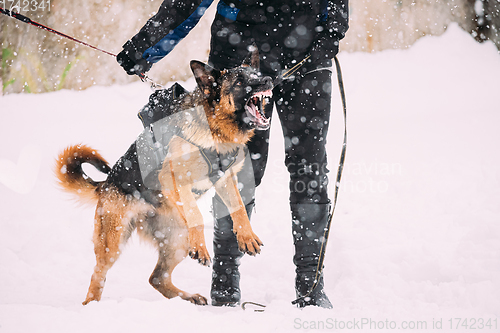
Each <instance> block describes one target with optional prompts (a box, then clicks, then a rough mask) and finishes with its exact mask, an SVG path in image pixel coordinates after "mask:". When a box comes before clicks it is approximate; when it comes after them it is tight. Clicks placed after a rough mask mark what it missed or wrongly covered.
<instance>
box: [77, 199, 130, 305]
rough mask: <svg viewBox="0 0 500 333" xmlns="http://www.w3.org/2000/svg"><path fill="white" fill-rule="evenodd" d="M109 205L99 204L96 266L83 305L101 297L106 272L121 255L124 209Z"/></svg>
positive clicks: (95, 243) (95, 229) (95, 226)
mask: <svg viewBox="0 0 500 333" xmlns="http://www.w3.org/2000/svg"><path fill="white" fill-rule="evenodd" d="M108 206H109V204H102V202H101V201H99V203H98V204H97V209H96V214H95V219H94V237H93V241H94V252H95V256H96V266H95V268H94V273H93V274H92V278H91V281H90V286H89V290H88V293H87V297H86V298H85V301H84V302H83V303H82V304H83V305H86V304H87V303H89V302H91V301H99V300H100V299H101V295H102V290H103V288H104V282H105V280H106V274H107V272H108V270H109V269H110V268H111V266H113V264H114V263H115V262H116V260H117V259H118V257H119V256H120V244H121V243H122V241H123V233H124V230H123V229H124V227H123V222H122V217H123V215H122V214H120V213H122V211H123V209H118V210H113V209H112V207H108ZM114 206H118V205H116V204H115V205H114Z"/></svg>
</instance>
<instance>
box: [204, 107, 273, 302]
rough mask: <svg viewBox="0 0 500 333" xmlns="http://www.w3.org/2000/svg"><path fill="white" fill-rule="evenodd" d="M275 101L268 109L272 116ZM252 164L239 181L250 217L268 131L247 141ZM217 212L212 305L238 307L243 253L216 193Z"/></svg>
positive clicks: (262, 168) (260, 132) (240, 175)
mask: <svg viewBox="0 0 500 333" xmlns="http://www.w3.org/2000/svg"><path fill="white" fill-rule="evenodd" d="M272 107H273V103H270V104H269V105H268V106H267V108H266V110H265V112H266V116H267V117H271V114H272ZM247 147H248V154H249V157H250V160H251V163H246V164H245V167H244V169H243V170H241V171H240V172H239V173H238V182H240V183H242V184H243V185H244V186H243V188H242V189H241V191H240V194H241V196H242V198H243V201H244V202H245V208H246V211H247V214H248V218H249V219H250V217H251V213H252V210H253V207H254V205H255V198H254V190H255V187H256V186H258V185H259V184H260V182H261V179H262V177H263V175H264V170H265V168H266V164H267V152H268V147H269V130H267V131H256V132H255V135H254V137H253V138H252V140H251V141H250V142H249V143H248V144H247ZM213 212H214V218H215V223H214V244H213V245H214V258H213V270H212V285H211V291H210V296H211V299H212V305H215V306H235V305H236V304H238V303H239V301H240V299H241V291H240V286H239V281H240V273H239V270H238V267H239V261H240V258H241V257H242V256H243V253H242V252H241V251H240V250H239V249H238V242H237V240H236V236H235V234H234V232H233V221H232V219H231V216H230V215H229V212H228V211H227V208H226V207H225V205H224V203H223V202H222V200H221V199H220V198H219V197H218V196H217V195H216V196H215V197H214V200H213Z"/></svg>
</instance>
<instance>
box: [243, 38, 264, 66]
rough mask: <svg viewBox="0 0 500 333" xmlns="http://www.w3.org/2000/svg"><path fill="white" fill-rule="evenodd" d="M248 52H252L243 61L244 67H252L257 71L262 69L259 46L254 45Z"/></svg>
mask: <svg viewBox="0 0 500 333" xmlns="http://www.w3.org/2000/svg"><path fill="white" fill-rule="evenodd" d="M248 50H249V51H250V52H249V53H248V55H247V57H246V58H245V60H243V64H242V65H243V66H250V67H253V68H255V69H256V70H259V69H260V59H259V49H258V48H257V45H255V44H253V45H251V46H249V47H248Z"/></svg>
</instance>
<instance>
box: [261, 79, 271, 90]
mask: <svg viewBox="0 0 500 333" xmlns="http://www.w3.org/2000/svg"><path fill="white" fill-rule="evenodd" d="M262 83H263V84H264V85H265V86H266V87H269V89H271V88H272V87H273V79H272V78H271V77H270V76H264V77H263V78H262Z"/></svg>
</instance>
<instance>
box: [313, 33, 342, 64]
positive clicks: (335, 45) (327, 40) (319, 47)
mask: <svg viewBox="0 0 500 333" xmlns="http://www.w3.org/2000/svg"><path fill="white" fill-rule="evenodd" d="M337 53H339V39H338V37H337V36H336V34H335V33H334V32H330V31H329V30H328V29H326V28H325V29H323V30H322V31H321V32H318V33H317V34H316V38H315V39H314V41H313V46H312V48H311V60H312V61H321V60H327V59H333V57H335V56H336V55H337Z"/></svg>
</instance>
